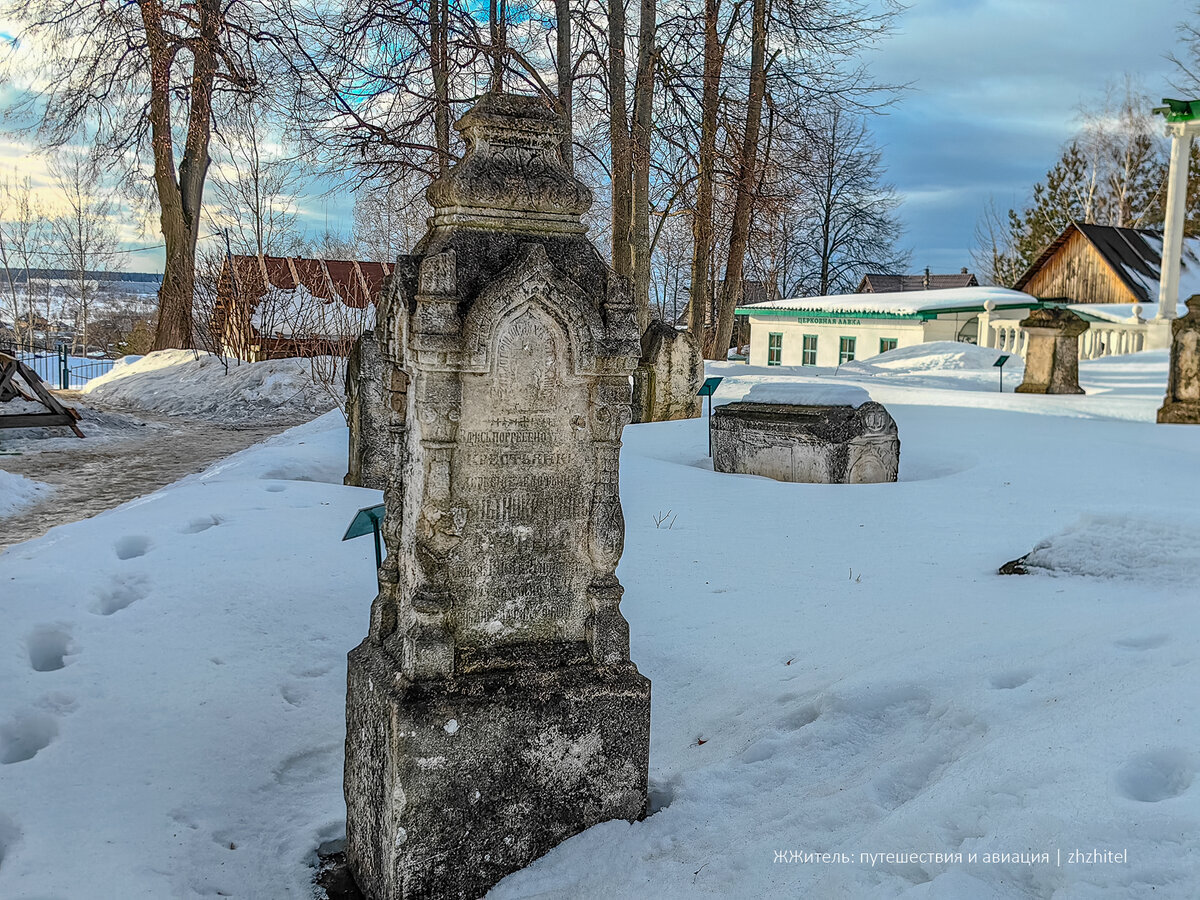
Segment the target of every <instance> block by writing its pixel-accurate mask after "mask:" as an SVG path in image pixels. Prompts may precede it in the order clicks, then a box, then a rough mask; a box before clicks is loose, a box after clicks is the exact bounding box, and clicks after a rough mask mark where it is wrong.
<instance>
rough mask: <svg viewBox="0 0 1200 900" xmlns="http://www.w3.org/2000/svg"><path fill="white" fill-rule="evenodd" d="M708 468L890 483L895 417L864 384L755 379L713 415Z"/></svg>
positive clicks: (813, 480) (895, 465)
mask: <svg viewBox="0 0 1200 900" xmlns="http://www.w3.org/2000/svg"><path fill="white" fill-rule="evenodd" d="M712 444H713V468H715V469H716V470H717V471H718V472H732V473H736V474H740V475H762V476H765V477H767V478H774V479H775V480H776V481H796V482H805V483H809V484H875V483H879V482H888V481H895V480H896V477H897V474H898V472H899V470H900V437H899V434H898V432H897V429H896V422H895V420H894V419H893V418H892V417H891V415H890V414H889V413H888V411H887V410H886V409H885V408H884V407H883V406H882V405H880V404H879V403H875V402H874V401H872V400H871V398H870V395H869V394H868V393H867V392H866V391H864V390H863V389H862V388H857V387H852V386H850V385H821V384H780V385H776V384H758V385H755V386H754V387H753V388H752V389H751V391H750V393H749V394H748V395H747V396H746V399H745V400H743V401H742V402H740V403H728V404H726V405H724V406H719V407H717V409H716V410H715V411H714V412H713V417H712Z"/></svg>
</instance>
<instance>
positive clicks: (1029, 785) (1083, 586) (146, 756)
mask: <svg viewBox="0 0 1200 900" xmlns="http://www.w3.org/2000/svg"><path fill="white" fill-rule="evenodd" d="M952 349H953V352H955V353H962V354H964V355H962V356H961V357H958V358H954V357H952V356H950V355H947V354H949V352H950V351H944V352H942V351H938V350H936V349H935V350H934V351H929V348H926V351H927V352H926V353H925V354H924V355H923V356H922V355H920V354H917V355H913V354H911V353H910V352H909V351H900V352H899V354H898V355H897V356H896V357H892V358H890V359H889V358H888V357H889V356H890V354H889V355H885V356H881V357H878V358H876V359H873V360H871V361H870V362H871V365H870V366H867V365H865V364H864V365H861V366H843V367H842V369H841V372H840V374H838V375H837V376H835V375H834V374H833V372H832V371H831V370H819V371H817V372H815V373H814V372H812V370H807V369H806V370H804V372H800V371H798V370H786V369H784V370H781V369H779V368H771V369H752V368H750V367H747V366H744V365H737V364H719V365H714V366H713V368H712V370H711V374H720V375H724V376H725V381H724V383H723V384H722V385H721V388H720V389H719V391H718V394H717V401H718V402H722V401H725V402H727V401H730V400H735V399H739V398H741V397H742V396H743V395H745V394H746V393H747V392H748V391H749V390H750V388H751V387H753V386H754V385H757V384H762V383H771V382H788V381H806V382H815V383H818V384H821V385H824V384H828V383H831V382H832V383H834V384H846V385H857V386H860V387H863V388H865V389H867V390H868V391H870V394H871V396H872V398H873V399H875V400H877V401H880V402H883V403H885V404H886V405H887V406H888V408H889V410H890V411H891V413H892V415H893V416H894V417H895V419H896V420H897V422H898V425H899V429H900V439H901V442H902V450H901V464H900V481H899V482H898V483H896V484H879V485H854V486H838V485H802V484H781V483H776V482H773V481H769V480H765V479H760V478H754V477H749V476H731V475H721V474H717V473H714V472H713V471H712V469H711V464H710V463H709V460H708V458H707V456H706V455H705V453H706V441H705V424H704V421H703V420H692V421H686V422H672V423H663V424H654V425H637V426H631V427H629V428H627V429H626V431H625V437H626V439H625V449H624V451H623V455H622V469H621V477H622V497H623V501H624V506H625V516H626V523H627V538H626V545H625V555H624V558H623V560H622V563H621V567H620V570H619V573H618V574H619V575H620V577H621V580H622V582H623V583H624V585H625V587H626V593H625V600H624V602H623V604H622V606H623V609H624V611H625V613H626V615H627V617H628V618H629V620H630V624H631V628H632V635H633V644H632V649H633V658H634V660H635V661H636V662H637V663H638V665H639V667H640V668H641V670H642V672H643V673H645V674H646V675H648V676H649V677H650V679H651V680H652V682H653V711H652V715H653V725H652V735H651V757H650V778H651V792H652V807H653V814H652V815H650V816H649V817H648V818H647V819H646V820H645V821H642V822H639V823H635V824H628V823H624V822H611V823H607V824H603V825H600V826H597V827H595V828H592V829H590V830H588V831H587V832H585V833H583V834H581V835H578V836H577V837H575V838H573V839H571V840H569V841H567V842H565V843H564V844H563V845H561V846H560V847H558V848H556V849H555V850H554V851H552V852H551V853H549V854H548V855H547V856H545V857H544V858H542V859H541V860H538V861H537V862H535V863H534V864H533V865H531V866H530V867H529V868H527V869H526V870H524V871H522V872H519V873H516V874H514V875H512V876H510V877H509V878H508V879H506V880H505V881H503V882H501V884H499V885H498V886H497V887H496V888H495V889H494V890H493V891H492V892H491V894H490V895H489V896H490V897H492V898H494V900H499V898H528V897H543V898H565V897H572V898H575V897H578V898H597V900H599V898H606V900H607V898H643V897H655V898H660V897H662V898H692V897H739V898H740V897H780V898H783V897H787V898H792V897H820V898H826V897H829V898H840V897H849V898H857V897H898V896H905V897H911V898H918V897H919V898H947V900H950V898H953V900H959V898H970V900H974V898H987V897H1003V898H1024V897H1049V896H1054V897H1057V898H1084V897H1098V896H1103V897H1113V898H1118V897H1119V898H1126V897H1135V896H1136V897H1141V896H1154V897H1177V898H1193V897H1195V894H1196V884H1197V877H1198V873H1200V844H1198V843H1197V842H1196V840H1195V835H1196V834H1197V830H1198V828H1200V786H1198V785H1196V784H1194V783H1193V782H1194V779H1195V775H1196V772H1197V767H1198V765H1200V749H1198V748H1200V692H1198V691H1197V689H1196V684H1197V677H1198V676H1200V605H1198V604H1197V603H1196V599H1197V596H1200V592H1198V591H1197V589H1196V584H1197V582H1198V580H1200V559H1198V554H1197V542H1196V540H1195V535H1196V534H1197V533H1198V532H1197V526H1198V525H1200V474H1198V472H1200V467H1198V465H1197V463H1198V462H1200V428H1188V427H1185V426H1157V425H1153V424H1151V423H1152V422H1153V418H1154V411H1155V409H1156V408H1157V406H1158V405H1159V404H1160V403H1161V399H1162V394H1163V386H1164V385H1165V381H1166V370H1165V354H1163V353H1144V354H1138V355H1135V356H1126V357H1114V358H1109V359H1105V360H1100V361H1096V362H1093V363H1084V364H1082V365H1081V371H1082V378H1083V382H1084V385H1085V387H1087V389H1088V391H1089V394H1088V395H1087V396H1084V397H1038V396H1029V395H1013V394H1011V393H1009V391H1011V387H1012V386H1013V385H1015V384H1016V383H1018V382H1019V374H1014V371H1013V370H1012V369H1011V368H1010V369H1009V370H1008V371H1007V372H1006V376H1005V388H1006V392H1005V393H1003V394H1001V393H999V392H997V391H996V390H995V384H996V380H997V373H996V372H995V370H992V369H990V362H989V360H988V359H987V358H985V356H983V355H981V354H986V353H988V351H982V350H976V349H974V348H971V349H965V350H964V349H963V348H962V347H959V346H955V347H953V348H952ZM939 352H941V353H942V355H941V358H940V359H939V358H938V357H939ZM903 353H910V355H909V356H908V357H906V358H901V356H900V354H903ZM994 355H995V354H994V353H992V354H991V356H992V358H994ZM1013 362H1017V361H1016V360H1014V361H1013ZM1011 365H1012V362H1010V366H1011ZM345 440H346V434H345V429H344V426H343V425H342V422H341V419H340V416H339V415H338V414H337V413H336V412H335V413H331V414H328V415H326V416H324V417H322V418H320V419H318V420H316V421H315V422H313V423H310V424H309V425H305V426H301V427H300V428H297V429H293V430H292V431H290V432H287V433H286V434H284V435H281V436H280V437H278V438H275V439H273V440H271V441H269V442H267V443H266V444H264V445H261V446H259V447H254V448H251V449H249V450H247V451H244V452H242V453H240V454H237V455H235V456H233V457H231V458H230V459H229V460H227V461H225V462H222V463H219V464H217V465H216V466H213V467H212V468H210V469H209V470H208V471H207V472H205V473H203V474H201V475H198V476H192V477H189V478H187V479H184V480H183V481H182V482H179V483H178V484H176V485H173V486H172V487H169V488H166V489H164V490H162V491H159V492H158V493H156V494H153V495H150V496H149V497H146V498H143V499H141V500H138V501H134V502H132V503H129V504H127V505H125V506H123V507H121V508H118V509H116V510H113V511H111V512H108V513H105V514H102V515H100V516H97V517H96V518H94V519H91V520H88V521H84V522H79V523H76V524H73V525H66V526H62V527H59V528H57V529H55V530H53V531H52V532H50V533H49V534H47V535H46V536H45V537H43V538H41V539H38V540H36V541H32V542H28V543H25V544H21V545H17V546H16V547H13V548H11V549H10V550H9V551H8V552H7V553H5V554H3V555H0V586H2V587H0V590H2V595H0V596H2V597H3V599H4V604H3V609H4V615H5V628H4V629H0V684H3V685H5V688H6V690H5V691H4V692H2V693H0V763H3V764H2V765H0V896H3V897H5V898H9V897H11V898H14V900H16V898H25V900H32V898H47V897H58V898H74V897H83V896H105V897H107V896H120V897H123V898H135V897H153V898H163V897H183V898H187V897H201V896H213V895H224V896H233V897H246V898H265V897H269V898H282V897H295V898H305V897H309V896H310V879H311V877H312V874H313V870H312V869H311V866H312V864H313V863H314V862H315V854H314V851H315V848H317V847H318V846H319V845H322V844H325V845H327V846H328V845H329V844H330V842H335V841H336V840H337V839H339V838H340V837H341V835H342V834H343V828H344V808H343V805H342V797H341V756H342V739H343V703H344V689H345V654H346V652H347V651H348V650H349V649H350V648H351V647H352V646H354V645H355V644H356V643H357V642H358V641H359V640H360V639H361V638H362V636H363V635H364V634H365V633H366V629H367V617H368V607H369V604H370V600H371V597H372V595H373V569H372V561H371V557H372V553H373V551H372V548H371V542H370V540H369V539H364V540H359V541H352V542H348V543H342V542H340V540H339V538H340V537H341V535H342V533H343V530H344V529H345V527H346V524H347V522H348V521H349V520H350V518H351V516H352V515H353V513H354V511H355V510H356V509H358V508H359V507H362V506H367V505H369V504H371V503H374V502H376V501H377V499H378V496H379V495H378V494H377V493H374V492H371V491H365V490H360V489H356V488H349V487H343V486H342V485H341V484H340V481H341V477H342V474H343V472H344V470H345V465H346V462H345V455H346V449H345ZM668 511H670V515H669V516H668V517H664V516H663V515H662V514H664V513H667V512H668ZM1035 547H1037V548H1038V549H1037V550H1036V551H1035V553H1034V554H1033V555H1032V556H1031V557H1030V560H1029V565H1030V570H1031V572H1032V573H1033V574H1030V575H1028V576H1024V577H1018V576H999V575H997V574H996V569H997V567H998V566H1000V565H1001V564H1002V563H1004V562H1006V561H1009V560H1012V559H1015V558H1017V557H1019V556H1022V555H1024V554H1026V553H1029V551H1031V550H1034V548H1035ZM1076 850H1081V851H1087V852H1088V853H1089V854H1092V851H1099V853H1098V854H1093V855H1089V856H1087V857H1082V859H1083V860H1085V861H1075V860H1076V859H1079V858H1078V857H1074V856H1072V851H1076ZM1110 851H1111V853H1110ZM807 854H829V855H828V856H824V857H820V856H813V855H807ZM863 854H872V855H863ZM886 854H894V855H893V856H891V857H888V856H886ZM909 854H911V856H909ZM930 854H948V855H949V858H948V859H947V858H946V857H935V856H932V855H930ZM958 854H961V855H962V861H957V859H956V857H957V855H958ZM993 854H995V855H996V857H993ZM1043 854H1045V856H1044V858H1043V856H1042V855H1043ZM972 855H974V858H973V859H972ZM1001 855H1003V858H1002V861H996V858H998V857H1000V856H1001Z"/></svg>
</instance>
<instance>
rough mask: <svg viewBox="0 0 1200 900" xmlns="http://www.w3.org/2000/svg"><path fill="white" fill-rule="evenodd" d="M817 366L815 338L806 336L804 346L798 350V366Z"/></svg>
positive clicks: (814, 336)
mask: <svg viewBox="0 0 1200 900" xmlns="http://www.w3.org/2000/svg"><path fill="white" fill-rule="evenodd" d="M816 364H817V336H816V335H815V334H806V335H805V336H804V346H803V347H802V348H801V349H800V365H802V366H815V365H816Z"/></svg>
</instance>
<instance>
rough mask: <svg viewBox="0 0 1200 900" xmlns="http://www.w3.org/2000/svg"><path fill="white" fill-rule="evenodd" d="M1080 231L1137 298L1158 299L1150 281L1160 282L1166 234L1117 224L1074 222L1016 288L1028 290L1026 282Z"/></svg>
mask: <svg viewBox="0 0 1200 900" xmlns="http://www.w3.org/2000/svg"><path fill="white" fill-rule="evenodd" d="M1077 231H1078V232H1079V233H1080V234H1081V235H1083V237H1084V238H1085V239H1086V240H1087V242H1088V243H1089V244H1091V245H1092V246H1093V247H1094V248H1095V249H1096V252H1097V253H1099V254H1100V256H1101V258H1102V259H1103V260H1104V261H1105V262H1106V263H1108V265H1109V267H1110V268H1111V269H1112V270H1113V272H1114V273H1115V274H1116V276H1117V277H1118V278H1119V279H1120V280H1121V282H1122V283H1123V284H1124V285H1125V286H1126V287H1127V288H1129V291H1130V293H1132V294H1133V296H1134V297H1136V298H1138V300H1139V301H1140V302H1142V303H1157V302H1158V297H1157V296H1155V297H1151V296H1150V284H1152V283H1155V282H1157V281H1158V277H1159V272H1160V271H1161V269H1162V235H1160V234H1159V233H1158V232H1156V231H1149V230H1144V229H1137V228H1118V227H1117V226H1116V225H1085V224H1081V223H1079V222H1072V223H1071V224H1070V225H1068V226H1067V227H1066V228H1064V229H1063V230H1062V233H1061V234H1060V235H1059V236H1058V237H1056V238H1055V239H1054V240H1053V241H1051V242H1050V245H1049V246H1048V247H1046V249H1045V250H1043V251H1042V252H1041V253H1040V254H1039V255H1038V257H1037V259H1035V260H1034V261H1033V262H1032V263H1031V264H1030V266H1029V268H1028V269H1026V270H1025V274H1023V275H1022V276H1021V277H1020V278H1019V279H1017V283H1016V284H1014V285H1013V289H1014V290H1018V291H1020V290H1024V288H1025V285H1027V284H1029V282H1030V281H1032V280H1033V277H1034V276H1035V275H1036V274H1037V273H1038V272H1039V271H1041V269H1042V267H1043V266H1044V265H1045V264H1046V263H1047V262H1049V261H1050V259H1051V258H1052V257H1053V256H1054V255H1055V254H1056V253H1058V251H1059V250H1061V249H1062V248H1063V246H1064V245H1065V244H1066V243H1067V241H1068V240H1070V239H1071V235H1072V234H1074V233H1075V232H1077ZM1147 238H1149V240H1147Z"/></svg>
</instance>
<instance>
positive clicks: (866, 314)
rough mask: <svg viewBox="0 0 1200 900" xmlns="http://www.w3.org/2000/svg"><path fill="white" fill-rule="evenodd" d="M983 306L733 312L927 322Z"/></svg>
mask: <svg viewBox="0 0 1200 900" xmlns="http://www.w3.org/2000/svg"><path fill="white" fill-rule="evenodd" d="M1042 305H1043V303H1042V301H1041V300H1026V301H1022V302H1019V303H997V304H996V306H995V311H998V310H1006V309H1038V308H1040V307H1041V306H1042ZM981 312H983V306H982V305H981V304H976V305H974V306H948V307H945V308H943V309H926V310H922V311H920V312H915V313H889V312H877V311H867V310H864V311H861V312H853V311H850V310H828V309H803V308H797V309H782V308H780V307H774V306H773V307H767V308H765V309H760V308H757V307H754V306H739V307H738V308H737V309H736V310H734V313H735V315H739V316H804V317H805V318H809V319H907V320H909V321H919V322H928V321H929V320H930V319H936V318H937V317H938V316H941V315H952V314H955V313H981Z"/></svg>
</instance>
